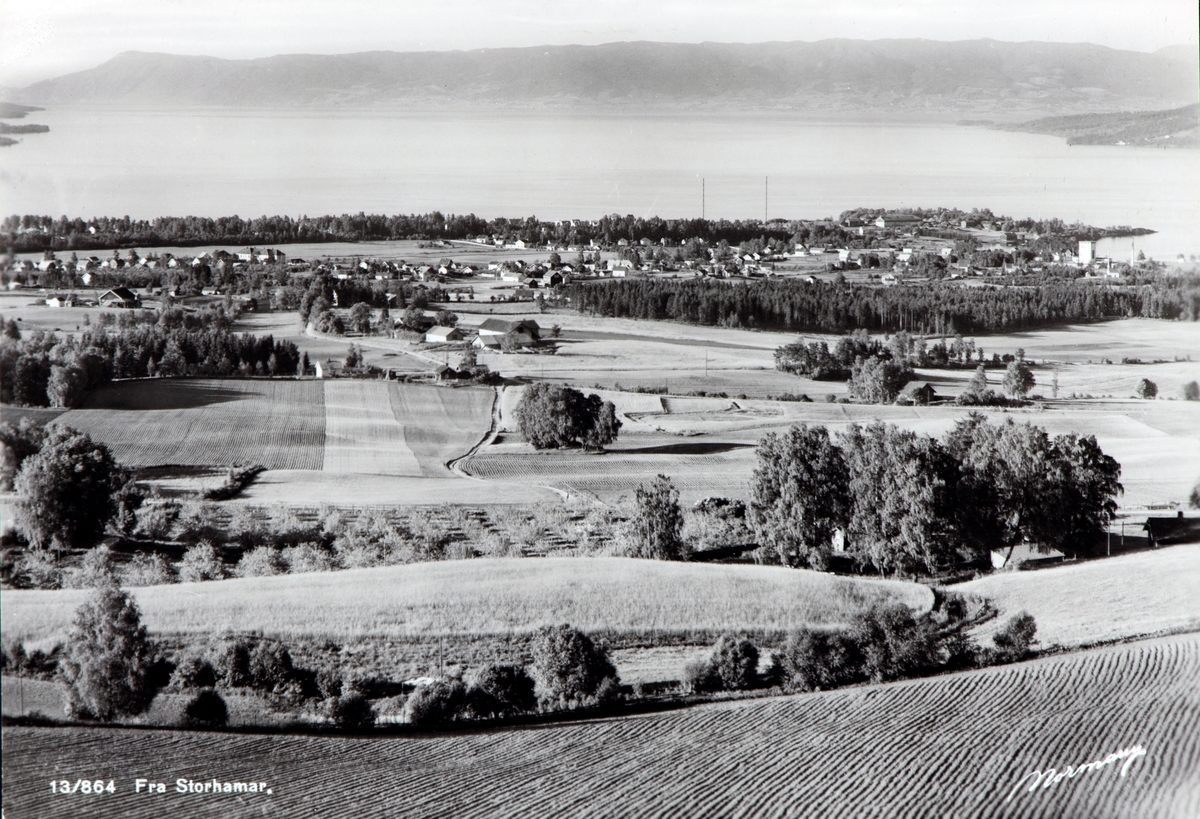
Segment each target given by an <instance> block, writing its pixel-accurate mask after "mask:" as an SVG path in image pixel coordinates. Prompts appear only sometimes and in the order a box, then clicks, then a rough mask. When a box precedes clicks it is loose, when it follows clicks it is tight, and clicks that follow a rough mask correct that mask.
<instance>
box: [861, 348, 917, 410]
mask: <svg viewBox="0 0 1200 819" xmlns="http://www.w3.org/2000/svg"><path fill="white" fill-rule="evenodd" d="M912 377H913V371H912V369H911V368H910V367H909V366H908V365H907V364H901V363H897V362H895V361H887V360H884V359H882V358H879V357H878V356H871V357H869V358H859V359H858V360H856V361H855V362H854V367H853V368H852V369H851V372H850V383H849V386H850V395H851V397H852V398H854V399H855V400H857V401H862V402H863V403H866V404H890V403H892V402H893V401H895V400H896V396H897V395H899V394H900V390H902V389H904V385H905V384H907V383H908V382H909V381H911V380H912Z"/></svg>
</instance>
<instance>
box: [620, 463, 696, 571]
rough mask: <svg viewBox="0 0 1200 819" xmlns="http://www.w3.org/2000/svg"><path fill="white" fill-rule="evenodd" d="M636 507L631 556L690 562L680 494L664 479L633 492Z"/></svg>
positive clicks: (631, 527) (667, 479) (660, 477)
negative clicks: (680, 506)
mask: <svg viewBox="0 0 1200 819" xmlns="http://www.w3.org/2000/svg"><path fill="white" fill-rule="evenodd" d="M634 496H635V501H634V502H635V507H634V513H633V518H632V519H631V520H630V522H629V523H630V530H631V534H632V538H633V546H634V550H633V553H632V555H631V556H633V557H644V558H650V559H652V560H687V558H688V556H689V550H688V548H687V544H686V543H685V542H684V540H683V537H682V534H683V512H682V511H681V510H680V508H679V490H677V489H676V488H675V485H674V484H672V483H671V479H670V478H668V477H667V476H665V475H659V476H658V477H656V478H655V479H654V481H653V482H652V483H651V484H650V485H649V486H646V485H645V484H641V485H639V486H638V487H637V489H636V490H634Z"/></svg>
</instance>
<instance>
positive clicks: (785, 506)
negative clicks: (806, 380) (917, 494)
mask: <svg viewBox="0 0 1200 819" xmlns="http://www.w3.org/2000/svg"><path fill="white" fill-rule="evenodd" d="M757 455H758V468H756V469H755V470H754V479H753V492H754V495H753V503H752V505H751V523H752V525H753V527H754V532H755V535H756V536H757V537H758V541H759V543H760V544H761V545H762V546H764V547H767V548H770V549H773V550H774V551H775V552H776V553H777V554H778V556H779V560H780V562H782V563H784V564H786V565H804V564H807V565H811V566H815V567H822V566H823V564H824V559H825V555H826V554H827V553H828V551H829V549H830V544H831V541H832V539H833V535H834V532H835V531H836V530H837V529H839V528H844V527H845V526H846V524H847V523H848V522H849V518H850V472H849V469H848V467H847V465H846V460H845V458H844V457H843V456H842V451H841V450H840V449H839V448H838V447H836V446H834V444H833V442H832V441H831V440H830V438H829V432H828V430H826V429H825V427H820V426H818V427H809V426H807V425H805V424H798V425H796V426H793V427H791V428H790V429H789V430H788V431H787V432H786V433H784V434H783V435H777V434H775V433H770V434H768V435H767V436H766V437H764V438H763V439H762V441H760V442H759V445H758V450H757Z"/></svg>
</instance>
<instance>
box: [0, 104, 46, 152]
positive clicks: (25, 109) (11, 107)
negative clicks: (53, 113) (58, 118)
mask: <svg viewBox="0 0 1200 819" xmlns="http://www.w3.org/2000/svg"><path fill="white" fill-rule="evenodd" d="M45 110H46V109H45V108H38V107H37V106H35V105H19V104H17V103H15V102H0V120H5V119H24V118H25V115H26V114H30V113H32V112H34V111H45ZM49 131H50V126H49V125H38V124H36V123H32V122H31V123H27V124H25V125H10V124H9V123H7V122H0V148H7V147H8V146H10V145H18V144H20V142H21V140H19V139H13V138H12V137H11V136H8V135H9V134H45V133H48V132H49Z"/></svg>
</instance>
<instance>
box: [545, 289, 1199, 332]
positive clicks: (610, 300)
mask: <svg viewBox="0 0 1200 819" xmlns="http://www.w3.org/2000/svg"><path fill="white" fill-rule="evenodd" d="M569 295H570V298H571V303H572V304H574V305H575V306H576V308H577V309H578V310H579V312H581V313H587V314H590V315H600V316H608V317H614V318H635V319H660V320H661V319H666V320H670V321H682V322H687V323H689V324H700V325H707V326H717V327H738V328H758V329H769V330H785V331H793V332H809V333H845V332H848V331H851V330H859V329H862V330H869V331H884V332H896V331H899V330H908V331H910V332H914V333H923V334H930V335H953V334H955V333H1003V332H1010V331H1014V330H1027V329H1033V328H1036V327H1043V326H1046V325H1051V324H1065V323H1070V322H1086V321H1097V320H1100V319H1109V318H1127V317H1135V316H1136V317H1141V318H1163V319H1187V320H1190V321H1195V320H1196V319H1197V318H1200V277H1198V276H1196V275H1190V276H1182V277H1177V278H1165V277H1163V278H1156V279H1154V280H1153V281H1152V282H1151V283H1147V284H1143V285H1137V286H1113V287H1106V286H1094V285H1090V284H1083V283H1080V284H1073V283H1071V282H1059V281H1051V282H1048V283H1045V284H1043V285H1041V286H1039V287H961V286H954V285H939V284H934V285H925V286H922V287H915V286H907V287H872V286H867V285H854V284H837V285H832V286H829V285H812V284H807V283H805V282H802V281H796V280H794V279H786V280H785V279H767V280H757V281H751V282H747V283H731V282H724V281H718V280H714V279H700V278H696V279H661V278H659V279H653V278H646V279H623V280H614V281H611V282H595V283H577V284H574V285H572V286H571V287H570V290H569Z"/></svg>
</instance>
